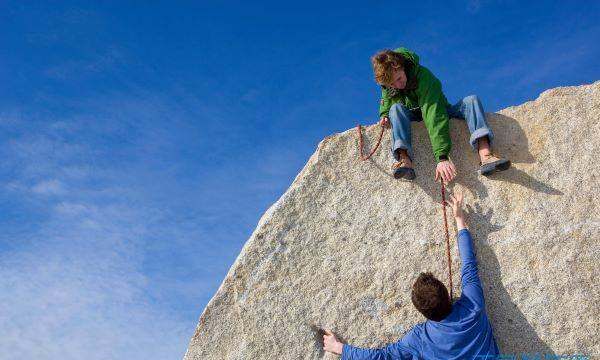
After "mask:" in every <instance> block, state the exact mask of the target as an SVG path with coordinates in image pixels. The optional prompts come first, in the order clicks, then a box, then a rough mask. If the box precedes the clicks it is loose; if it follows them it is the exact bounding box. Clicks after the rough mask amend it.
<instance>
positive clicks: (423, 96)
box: [379, 47, 452, 161]
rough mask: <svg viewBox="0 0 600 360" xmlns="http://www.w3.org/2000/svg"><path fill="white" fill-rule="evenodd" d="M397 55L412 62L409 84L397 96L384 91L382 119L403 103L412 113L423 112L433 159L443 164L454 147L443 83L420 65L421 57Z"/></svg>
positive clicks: (402, 51) (399, 50) (405, 52)
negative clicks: (443, 157) (395, 105)
mask: <svg viewBox="0 0 600 360" xmlns="http://www.w3.org/2000/svg"><path fill="white" fill-rule="evenodd" d="M394 51H395V52H397V53H400V54H402V56H404V58H405V59H407V60H408V61H409V62H410V63H409V64H408V65H409V66H406V67H405V72H406V77H407V82H406V86H405V88H404V89H402V90H398V91H396V94H395V95H391V94H388V92H392V90H391V89H388V88H387V87H385V86H382V87H381V102H380V105H379V118H381V117H384V116H386V117H387V116H389V111H390V107H391V106H392V105H393V104H396V103H401V104H402V105H404V106H405V107H407V108H409V109H411V110H416V109H420V110H421V115H422V117H423V120H424V121H425V127H426V128H427V131H428V132H429V139H430V140H431V146H432V148H433V155H434V156H435V159H436V160H437V161H440V156H442V155H445V156H448V154H449V153H450V149H451V147H452V143H451V142H450V120H449V118H448V113H447V112H446V106H447V105H448V100H447V99H446V96H444V93H443V92H442V83H441V82H440V80H438V78H436V77H435V75H433V73H432V72H431V71H429V69H427V68H426V67H425V66H422V65H419V56H418V55H417V54H415V53H414V52H412V51H410V50H408V49H407V48H404V47H400V48H397V49H396V50H394Z"/></svg>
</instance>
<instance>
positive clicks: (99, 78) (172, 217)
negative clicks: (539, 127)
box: [0, 1, 600, 359]
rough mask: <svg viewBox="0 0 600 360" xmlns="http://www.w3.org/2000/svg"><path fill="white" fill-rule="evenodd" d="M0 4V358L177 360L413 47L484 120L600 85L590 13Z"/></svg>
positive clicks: (493, 5)
mask: <svg viewBox="0 0 600 360" xmlns="http://www.w3.org/2000/svg"><path fill="white" fill-rule="evenodd" d="M96 3H97V4H92V3H90V2H78V1H72V2H71V1H63V2H52V3H50V2H49V3H47V4H44V3H43V2H25V1H3V2H2V3H1V4H0V84H1V85H0V154H1V156H2V161H1V162H0V180H1V184H0V225H1V228H2V232H1V233H0V349H2V353H0V358H2V359H12V358H35V359H81V358H86V359H177V358H181V357H182V356H183V354H184V352H185V350H186V347H187V344H188V341H189V339H190V337H191V336H192V334H193V332H194V329H195V326H196V324H197V321H198V317H199V315H200V313H201V312H202V310H203V308H204V306H205V305H206V304H207V302H208V301H209V300H210V298H211V296H212V295H213V294H214V292H215V291H216V290H217V288H218V286H219V285H220V283H221V281H222V279H223V278H224V276H225V274H226V272H227V270H228V269H229V267H230V265H231V264H232V263H233V261H234V260H235V258H236V256H237V255H238V253H239V251H240V249H241V247H242V246H243V244H244V243H245V241H246V240H247V238H248V237H249V235H250V233H251V232H252V230H253V229H254V227H255V226H256V223H257V221H258V219H259V217H260V216H261V214H262V213H263V212H264V211H265V210H266V209H267V208H268V207H269V206H270V205H271V204H272V203H273V202H274V201H276V200H277V198H278V197H279V196H280V195H281V194H282V193H283V192H284V191H285V189H286V188H287V187H288V186H289V185H290V183H291V182H292V180H293V178H294V177H295V176H296V174H297V173H298V171H299V170H300V169H301V168H302V166H303V165H304V163H305V162H306V161H307V160H308V158H309V156H310V155H311V154H312V152H313V151H314V150H315V148H316V145H317V144H318V142H319V141H320V140H321V139H322V138H323V137H325V136H327V135H330V134H332V133H335V132H341V131H344V130H346V129H348V128H351V127H353V126H355V125H356V123H357V122H361V123H372V122H375V121H376V120H377V119H376V116H377V108H378V100H379V90H378V87H377V85H376V84H375V83H374V81H373V74H372V69H371V65H370V62H369V57H370V56H371V55H372V54H373V53H375V52H376V51H377V50H380V49H383V48H394V47H398V46H406V47H409V48H411V49H413V50H414V51H415V52H417V53H418V54H419V56H420V57H421V62H422V64H423V65H425V66H427V67H429V68H430V69H431V70H432V71H433V72H434V73H435V74H436V75H437V76H438V77H439V78H440V79H441V81H442V83H443V87H444V91H445V93H446V95H447V97H448V99H449V100H450V101H451V102H455V101H457V100H458V99H459V97H462V96H466V95H470V94H477V95H479V97H480V98H481V99H482V101H483V102H484V106H485V107H486V110H488V111H497V110H499V109H502V108H504V107H507V106H511V105H518V104H520V103H522V102H524V101H528V100H532V99H535V97H536V96H537V95H538V94H539V93H540V92H541V91H543V90H545V89H547V88H552V87H556V86H565V85H579V84H586V83H591V82H593V81H595V80H598V79H600V66H598V59H599V58H600V45H599V44H600V41H599V40H600V24H599V23H598V19H599V18H600V3H598V2H594V1H566V2H541V1H539V2H538V1H532V2H523V1H501V2H493V1H443V2H442V1H440V2H430V1H419V2H398V1H394V2H392V1H371V2H368V1H360V2H359V1H355V2H353V1H345V2H322V1H321V2H301V3H297V4H296V5H291V4H289V2H281V1H277V2H227V1H215V2H213V1H201V2H200V1H199V2H187V1H186V2H183V1H182V2H177V3H176V5H175V2H167V1H160V2H159V1H155V2H141V1H138V2H125V1H118V2H117V1H115V2H101V4H100V2H96Z"/></svg>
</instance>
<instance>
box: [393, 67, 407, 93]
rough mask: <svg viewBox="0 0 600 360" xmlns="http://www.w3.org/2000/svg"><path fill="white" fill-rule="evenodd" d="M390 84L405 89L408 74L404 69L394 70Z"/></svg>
mask: <svg viewBox="0 0 600 360" xmlns="http://www.w3.org/2000/svg"><path fill="white" fill-rule="evenodd" d="M390 86H391V87H393V88H395V89H404V87H405V86H406V74H405V73H404V69H396V70H394V72H393V74H392V82H391V83H390Z"/></svg>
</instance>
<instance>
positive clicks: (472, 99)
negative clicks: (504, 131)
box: [446, 95, 494, 150]
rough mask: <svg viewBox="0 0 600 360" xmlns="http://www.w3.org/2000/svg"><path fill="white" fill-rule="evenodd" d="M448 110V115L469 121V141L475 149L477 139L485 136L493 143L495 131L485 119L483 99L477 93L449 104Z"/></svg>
mask: <svg viewBox="0 0 600 360" xmlns="http://www.w3.org/2000/svg"><path fill="white" fill-rule="evenodd" d="M446 110H447V111H448V116H450V117H453V118H459V119H465V120H466V121H467V126H468V127H469V132H471V138H470V139H469V143H470V144H471V146H472V147H473V149H474V150H477V139H479V138H482V137H484V136H487V137H488V139H489V142H490V145H491V144H492V140H493V139H494V133H493V132H492V129H491V128H490V127H489V125H488V123H487V120H486V119H485V112H484V111H483V105H481V101H479V98H478V97H477V95H469V96H467V97H465V98H463V99H462V100H460V101H459V102H457V103H456V104H454V105H452V106H449V107H448V108H446Z"/></svg>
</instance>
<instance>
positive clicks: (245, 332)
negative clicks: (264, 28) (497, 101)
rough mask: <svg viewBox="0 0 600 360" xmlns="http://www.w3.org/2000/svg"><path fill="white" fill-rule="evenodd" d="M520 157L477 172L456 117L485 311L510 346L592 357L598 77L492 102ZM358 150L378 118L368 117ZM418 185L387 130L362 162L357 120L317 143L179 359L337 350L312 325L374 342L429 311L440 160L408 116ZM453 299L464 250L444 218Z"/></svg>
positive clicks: (440, 251)
mask: <svg viewBox="0 0 600 360" xmlns="http://www.w3.org/2000/svg"><path fill="white" fill-rule="evenodd" d="M487 117H488V120H489V122H490V124H491V126H492V128H493V130H494V132H495V134H496V139H495V144H494V149H495V151H497V152H499V153H500V154H502V155H504V156H506V157H508V158H509V159H511V160H512V162H513V167H512V168H511V169H509V170H507V171H505V172H503V173H498V174H495V175H494V176H492V177H489V178H486V177H482V176H480V175H478V174H477V169H478V158H477V156H476V154H475V153H474V152H473V151H472V150H471V148H470V146H469V145H468V138H469V132H468V129H467V127H466V124H465V123H464V121H463V120H460V119H452V120H451V134H452V142H453V144H454V145H453V151H452V154H451V157H452V159H453V161H454V162H455V164H456V165H457V169H458V171H459V175H458V178H457V180H456V181H455V182H454V183H453V184H451V185H450V187H453V188H460V189H462V190H463V192H464V193H465V197H466V202H467V204H468V216H467V219H468V223H469V226H470V228H471V232H472V234H473V238H474V242H475V248H476V253H477V258H478V262H479V272H480V277H481V279H482V282H483V285H484V292H485V297H486V307H487V311H488V314H489V317H490V319H491V322H492V326H493V328H494V332H495V336H496V339H497V341H498V344H499V346H500V349H501V351H502V352H503V353H522V352H530V353H531V352H539V353H553V354H557V355H560V354H572V353H583V354H588V355H589V354H600V345H599V344H600V333H599V332H598V329H600V305H599V304H600V291H599V289H600V287H599V286H598V285H597V283H596V281H597V280H598V279H599V278H600V241H599V240H600V236H599V235H598V234H599V232H600V216H599V205H600V200H599V198H600V195H599V192H600V186H599V184H600V178H599V175H600V172H599V170H598V165H597V164H598V155H599V154H600V81H598V82H595V83H593V84H590V85H584V86H573V87H560V88H555V89H550V90H547V91H545V92H543V93H542V94H541V95H540V96H539V97H538V98H537V99H536V100H534V101H529V102H526V103H524V104H522V105H519V106H513V107H509V108H506V109H504V110H501V111H499V112H497V113H488V114H487ZM364 131H365V137H366V142H365V147H367V148H368V147H370V146H373V143H374V141H375V139H376V137H377V134H378V131H379V128H378V127H377V126H375V125H374V126H369V127H366V129H365V130H364ZM413 142H414V147H415V149H414V150H415V161H416V164H415V170H416V173H417V178H416V180H415V181H414V182H406V181H399V180H395V179H394V178H393V177H392V175H391V168H390V165H391V163H392V158H391V154H390V151H389V148H390V134H389V131H387V132H386V134H385V135H384V140H383V143H382V148H381V149H379V150H378V151H377V152H376V153H375V155H374V156H373V158H372V159H371V160H369V161H364V162H363V161H360V160H358V150H357V134H356V129H350V130H347V131H345V132H343V133H339V134H335V135H332V136H329V137H327V138H325V139H324V140H323V141H321V143H320V144H319V145H318V148H317V150H316V152H315V153H314V154H313V155H312V156H311V158H310V159H309V161H308V162H307V164H306V165H305V167H304V168H303V170H302V171H301V172H300V173H299V174H298V176H297V177H296V179H295V180H294V182H293V183H292V184H291V186H290V188H289V189H288V190H287V191H286V192H285V193H284V194H283V196H281V198H280V199H279V200H278V201H277V202H276V203H275V204H273V205H272V206H271V207H270V208H269V209H268V211H267V212H266V213H265V214H264V215H263V216H262V218H261V219H260V221H259V223H258V226H257V228H256V230H255V231H254V232H253V233H252V235H251V237H250V239H249V240H248V241H247V243H246V244H245V246H244V247H243V249H242V251H241V253H240V255H239V256H238V258H237V260H236V261H235V263H234V264H233V266H232V267H231V269H230V270H229V272H228V274H227V276H226V277H225V279H224V280H223V283H222V285H221V286H220V288H219V289H218V291H217V293H216V294H215V295H214V297H213V298H212V300H211V301H210V302H209V304H208V305H207V307H206V308H205V309H204V311H203V312H202V314H201V316H200V320H199V324H198V327H197V329H196V332H195V334H194V335H193V337H192V339H191V341H190V344H189V347H188V350H187V352H186V354H185V359H186V360H200V359H202V360H209V359H231V360H233V359H335V358H337V356H335V355H331V354H328V353H324V352H323V350H322V343H321V337H320V336H319V333H318V331H317V329H318V328H330V329H332V330H333V331H334V332H335V333H336V334H338V336H339V337H340V338H341V339H343V340H344V341H347V342H349V343H351V344H353V345H356V346H362V347H381V346H383V345H385V344H386V343H390V342H394V341H396V340H397V339H398V338H400V337H401V336H402V335H403V334H404V333H405V332H406V331H407V330H409V329H410V328H411V327H412V326H413V325H414V324H416V323H418V322H422V321H423V320H424V318H423V317H422V316H421V315H420V314H419V313H418V312H417V311H416V310H415V309H414V307H413V306H412V303H411V301H410V289H411V286H412V283H413V281H414V279H415V278H416V276H417V275H418V274H419V273H420V272H423V271H431V272H433V273H434V274H435V275H436V276H438V277H439V278H440V279H441V280H443V281H445V282H446V283H447V263H446V253H445V246H446V245H445V237H444V227H443V218H442V208H441V205H440V200H441V195H440V186H439V183H436V182H435V181H434V178H433V173H434V168H435V161H434V158H433V155H432V153H431V145H430V142H429V139H428V136H427V132H426V129H425V128H424V126H423V123H415V124H414V125H413ZM450 231H451V236H452V239H451V245H452V260H453V273H454V274H455V275H454V278H453V279H454V284H455V286H454V294H455V297H456V296H459V295H460V277H459V269H460V258H459V256H458V253H457V250H458V249H457V247H456V240H455V237H454V235H455V228H454V226H452V227H451V229H450Z"/></svg>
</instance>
